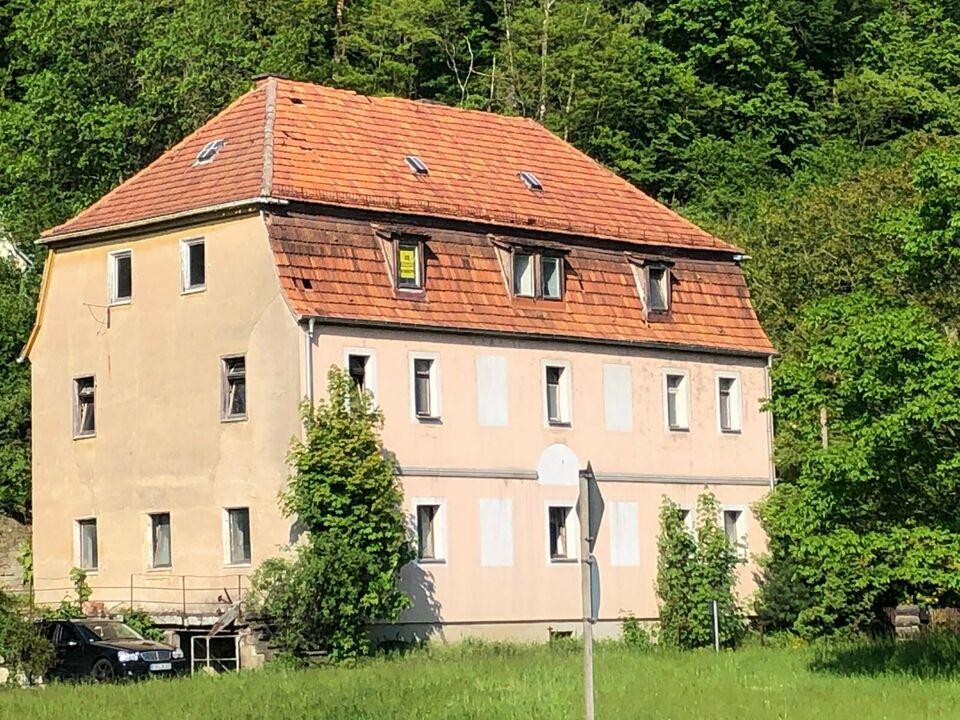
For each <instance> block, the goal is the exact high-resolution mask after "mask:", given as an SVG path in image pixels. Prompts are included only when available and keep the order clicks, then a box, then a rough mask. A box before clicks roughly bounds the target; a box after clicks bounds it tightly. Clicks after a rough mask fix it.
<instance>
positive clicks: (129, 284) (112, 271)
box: [108, 250, 133, 305]
mask: <svg viewBox="0 0 960 720" xmlns="http://www.w3.org/2000/svg"><path fill="white" fill-rule="evenodd" d="M108 262H109V266H108V275H109V285H110V304H111V305H122V304H124V303H128V302H130V301H131V300H132V299H133V254H132V253H131V252H130V251H129V250H118V251H117V252H112V253H110V255H109V256H108Z"/></svg>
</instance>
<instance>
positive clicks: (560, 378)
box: [543, 363, 570, 425]
mask: <svg viewBox="0 0 960 720" xmlns="http://www.w3.org/2000/svg"><path fill="white" fill-rule="evenodd" d="M543 367H544V370H543V372H544V376H543V379H544V408H545V411H546V417H547V424H548V425H569V424H570V368H569V366H568V365H566V364H563V365H560V364H556V365H555V364H549V363H548V364H544V366H543Z"/></svg>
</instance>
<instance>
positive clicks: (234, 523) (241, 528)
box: [227, 508, 250, 565]
mask: <svg viewBox="0 0 960 720" xmlns="http://www.w3.org/2000/svg"><path fill="white" fill-rule="evenodd" d="M227 523H228V526H229V535H230V563H231V564H233V565H236V564H240V563H249V562H250V510H249V509H248V508H233V509H231V510H227Z"/></svg>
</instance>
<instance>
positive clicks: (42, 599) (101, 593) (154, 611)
mask: <svg viewBox="0 0 960 720" xmlns="http://www.w3.org/2000/svg"><path fill="white" fill-rule="evenodd" d="M114 582H116V581H115V580H114ZM86 583H87V585H89V586H90V590H91V593H90V597H89V598H88V600H87V603H89V604H90V605H92V606H93V607H96V606H102V607H103V610H104V611H106V612H117V611H118V610H120V609H122V608H131V609H134V610H142V611H144V612H147V613H149V614H150V615H153V616H164V615H179V616H181V617H182V618H184V619H186V618H187V617H195V616H203V615H215V614H218V613H219V612H222V611H223V609H224V608H225V607H228V606H230V605H232V604H237V603H243V601H244V599H245V598H246V597H247V595H248V593H249V590H250V578H249V576H248V575H243V574H239V573H237V574H229V575H173V574H166V573H164V574H160V573H130V575H129V582H127V583H125V584H123V585H118V584H102V583H98V582H97V577H96V576H87V578H86ZM8 591H9V592H13V593H14V594H17V595H21V596H23V597H27V598H29V601H30V603H31V604H32V605H34V606H36V607H56V606H59V605H60V604H61V602H64V601H66V602H77V600H78V599H79V598H78V595H77V589H76V587H75V585H74V584H73V582H72V581H71V579H70V578H68V577H59V578H35V579H34V580H33V582H31V583H30V584H29V585H26V586H23V587H21V588H11V589H9V590H8Z"/></svg>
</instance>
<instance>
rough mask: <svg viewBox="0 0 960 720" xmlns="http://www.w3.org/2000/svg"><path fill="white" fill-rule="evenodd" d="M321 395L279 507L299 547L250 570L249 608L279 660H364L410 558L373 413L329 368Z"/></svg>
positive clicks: (394, 603)
mask: <svg viewBox="0 0 960 720" xmlns="http://www.w3.org/2000/svg"><path fill="white" fill-rule="evenodd" d="M327 393H328V397H327V399H325V400H323V401H321V402H320V403H319V404H318V405H317V407H316V408H310V407H305V408H304V411H303V419H304V427H305V438H304V440H303V441H302V442H301V441H299V440H295V441H294V443H293V448H292V450H291V452H290V465H291V468H292V471H293V474H292V476H291V478H290V484H289V487H288V489H287V490H286V492H285V493H284V494H283V496H282V500H281V507H282V509H283V511H284V513H285V514H286V515H287V516H289V517H294V518H296V520H297V522H298V523H300V524H301V526H302V527H303V529H304V530H305V532H306V534H307V538H306V540H305V541H303V542H302V543H300V544H299V545H298V546H297V548H296V549H295V554H294V558H293V559H292V560H287V559H282V558H275V559H272V560H268V561H267V562H265V563H264V564H263V566H261V568H259V569H258V571H257V573H256V575H255V577H254V581H253V585H254V591H255V592H254V597H255V600H254V605H255V607H257V609H258V611H259V612H260V613H261V615H262V616H263V617H264V619H265V620H266V621H267V622H268V623H270V624H271V625H272V626H273V627H274V628H275V634H276V639H277V640H278V641H279V643H280V645H281V646H282V647H283V648H284V650H285V651H287V652H289V653H291V654H293V655H295V656H301V655H303V653H305V652H308V651H313V650H323V651H326V652H328V653H329V654H330V655H331V657H332V658H334V659H343V658H347V657H355V656H357V655H363V654H366V653H367V652H368V651H369V649H370V641H369V637H368V629H367V628H368V625H369V623H370V622H372V621H375V620H383V621H392V620H396V618H397V616H398V614H399V613H400V611H401V610H403V609H404V608H405V607H406V606H407V604H408V603H409V599H408V598H407V596H406V595H405V594H404V593H403V592H402V591H401V590H400V589H399V586H398V580H399V573H400V569H401V568H402V567H403V566H404V565H406V564H407V563H408V562H410V561H411V560H413V558H414V553H413V546H412V544H411V542H410V538H409V533H408V530H407V527H406V522H405V519H404V515H403V511H402V508H401V503H402V493H401V490H400V488H399V486H398V483H397V479H396V463H395V460H394V459H393V457H392V456H391V455H389V454H387V453H386V452H385V451H384V448H383V445H382V442H381V440H380V434H379V433H380V428H381V427H382V424H383V416H382V414H381V413H380V411H379V410H378V409H377V408H375V407H374V406H373V400H372V397H371V395H370V394H369V393H368V392H363V393H359V392H357V390H356V386H355V385H354V384H353V381H352V380H351V379H350V377H349V375H347V374H346V372H344V371H343V370H341V369H338V368H336V367H331V368H330V371H329V373H328V375H327Z"/></svg>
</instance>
